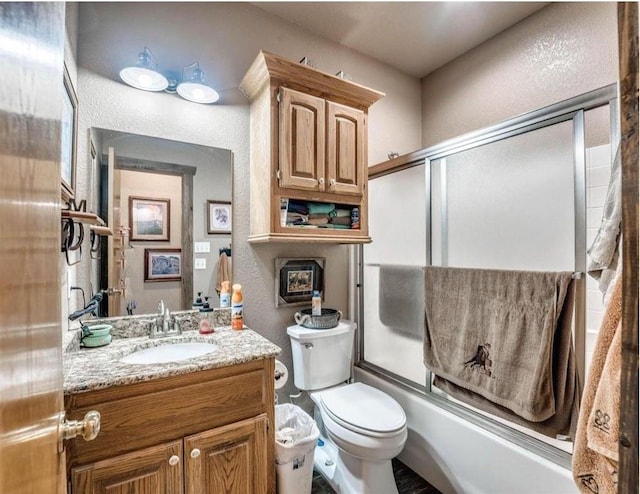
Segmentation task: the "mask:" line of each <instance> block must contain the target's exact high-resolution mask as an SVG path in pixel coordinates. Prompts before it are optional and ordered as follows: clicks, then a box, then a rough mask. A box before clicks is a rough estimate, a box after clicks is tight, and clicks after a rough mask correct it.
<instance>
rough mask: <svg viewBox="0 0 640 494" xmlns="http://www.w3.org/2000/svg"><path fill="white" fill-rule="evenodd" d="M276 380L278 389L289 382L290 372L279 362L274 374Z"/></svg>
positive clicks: (277, 361)
mask: <svg viewBox="0 0 640 494" xmlns="http://www.w3.org/2000/svg"><path fill="white" fill-rule="evenodd" d="M274 378H275V388H276V389H280V388H282V387H283V386H284V385H285V384H287V381H288V380H289V371H288V370H287V368H286V367H285V365H284V364H283V363H282V362H280V361H279V360H276V369H275V373H274Z"/></svg>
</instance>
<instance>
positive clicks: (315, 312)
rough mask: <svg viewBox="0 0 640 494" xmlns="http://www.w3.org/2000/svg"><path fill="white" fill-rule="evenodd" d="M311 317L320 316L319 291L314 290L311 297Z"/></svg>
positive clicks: (320, 298)
mask: <svg viewBox="0 0 640 494" xmlns="http://www.w3.org/2000/svg"><path fill="white" fill-rule="evenodd" d="M311 315H312V316H321V315H322V297H321V296H320V290H314V291H313V294H312V295H311Z"/></svg>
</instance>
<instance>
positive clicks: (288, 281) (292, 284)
mask: <svg viewBox="0 0 640 494" xmlns="http://www.w3.org/2000/svg"><path fill="white" fill-rule="evenodd" d="M325 261H326V258H324V257H315V258H308V259H303V258H281V257H278V258H276V276H275V279H276V307H284V306H293V305H309V306H310V305H311V296H312V294H313V292H314V291H315V290H318V291H320V293H322V294H323V295H324V268H325Z"/></svg>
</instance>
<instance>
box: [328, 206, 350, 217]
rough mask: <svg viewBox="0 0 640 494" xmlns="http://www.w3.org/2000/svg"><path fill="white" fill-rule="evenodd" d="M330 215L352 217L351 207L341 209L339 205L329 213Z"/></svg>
mask: <svg viewBox="0 0 640 494" xmlns="http://www.w3.org/2000/svg"><path fill="white" fill-rule="evenodd" d="M329 216H331V217H332V218H334V217H335V218H345V217H346V218H351V209H341V208H340V207H337V208H336V209H334V210H333V211H331V212H330V213H329Z"/></svg>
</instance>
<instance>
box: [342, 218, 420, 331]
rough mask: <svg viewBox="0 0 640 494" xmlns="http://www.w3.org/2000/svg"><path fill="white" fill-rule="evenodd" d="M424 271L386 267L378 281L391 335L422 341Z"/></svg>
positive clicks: (383, 317)
mask: <svg viewBox="0 0 640 494" xmlns="http://www.w3.org/2000/svg"><path fill="white" fill-rule="evenodd" d="M334 219H335V218H334ZM422 269H423V267H422V266H397V265H396V266H394V265H392V264H383V265H381V266H380V276H379V279H378V317H379V318H380V322H381V323H382V324H384V325H385V326H387V327H388V328H389V329H391V330H392V331H394V332H397V333H401V334H403V335H405V336H408V337H409V338H411V339H415V340H422V338H423V336H424V313H423V308H424V274H423V272H422ZM407 294H410V295H407Z"/></svg>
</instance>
